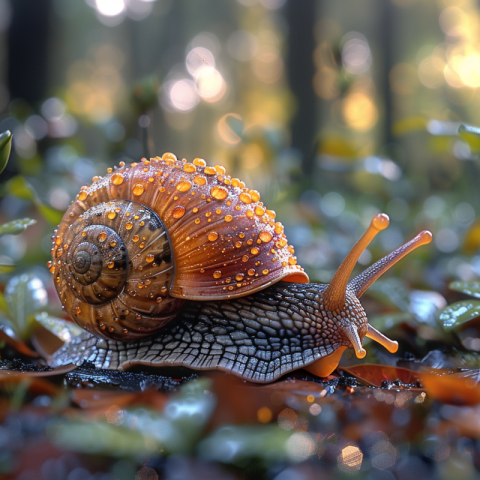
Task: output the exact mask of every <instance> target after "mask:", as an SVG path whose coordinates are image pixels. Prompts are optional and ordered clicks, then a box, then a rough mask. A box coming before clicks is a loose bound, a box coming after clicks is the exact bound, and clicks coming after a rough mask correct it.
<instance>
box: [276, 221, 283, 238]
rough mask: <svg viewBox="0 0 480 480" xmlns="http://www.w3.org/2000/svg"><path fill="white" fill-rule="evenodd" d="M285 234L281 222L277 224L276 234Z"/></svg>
mask: <svg viewBox="0 0 480 480" xmlns="http://www.w3.org/2000/svg"><path fill="white" fill-rule="evenodd" d="M282 232H283V225H282V224H281V223H280V222H277V223H276V224H275V233H277V234H278V235H280V234H281V233H282Z"/></svg>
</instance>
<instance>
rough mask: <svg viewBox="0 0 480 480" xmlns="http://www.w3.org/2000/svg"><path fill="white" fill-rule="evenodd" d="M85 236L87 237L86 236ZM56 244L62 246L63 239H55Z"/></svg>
mask: <svg viewBox="0 0 480 480" xmlns="http://www.w3.org/2000/svg"><path fill="white" fill-rule="evenodd" d="M85 235H86V234H85ZM55 243H56V244H57V245H61V244H62V238H61V237H57V238H56V239H55Z"/></svg>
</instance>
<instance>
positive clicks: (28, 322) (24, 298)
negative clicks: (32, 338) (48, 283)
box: [5, 273, 48, 339]
mask: <svg viewBox="0 0 480 480" xmlns="http://www.w3.org/2000/svg"><path fill="white" fill-rule="evenodd" d="M5 301H6V303H7V307H8V311H9V313H10V319H11V321H12V324H13V328H14V330H15V333H16V334H17V335H18V336H19V337H20V338H22V339H26V338H28V337H29V335H30V330H31V326H32V324H33V322H34V320H35V318H34V313H36V312H38V311H40V310H43V309H44V308H45V307H46V305H47V304H48V296H47V290H46V289H45V286H44V284H43V282H42V280H40V278H38V277H36V276H34V275H29V274H27V273H24V274H22V275H16V276H15V277H12V278H11V279H10V280H9V282H8V283H7V285H6V287H5Z"/></svg>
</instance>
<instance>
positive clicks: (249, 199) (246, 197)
mask: <svg viewBox="0 0 480 480" xmlns="http://www.w3.org/2000/svg"><path fill="white" fill-rule="evenodd" d="M239 198H240V201H241V202H243V203H246V204H247V205H248V204H249V203H252V197H251V195H250V194H249V193H241V194H240V196H239Z"/></svg>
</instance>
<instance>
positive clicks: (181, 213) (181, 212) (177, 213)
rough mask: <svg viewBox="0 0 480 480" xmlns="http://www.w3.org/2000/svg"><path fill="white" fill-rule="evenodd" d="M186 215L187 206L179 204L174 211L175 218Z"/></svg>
mask: <svg viewBox="0 0 480 480" xmlns="http://www.w3.org/2000/svg"><path fill="white" fill-rule="evenodd" d="M184 215H185V208H184V207H182V206H180V205H178V206H176V207H175V208H174V209H173V211H172V216H173V218H182V217H183V216H184Z"/></svg>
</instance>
